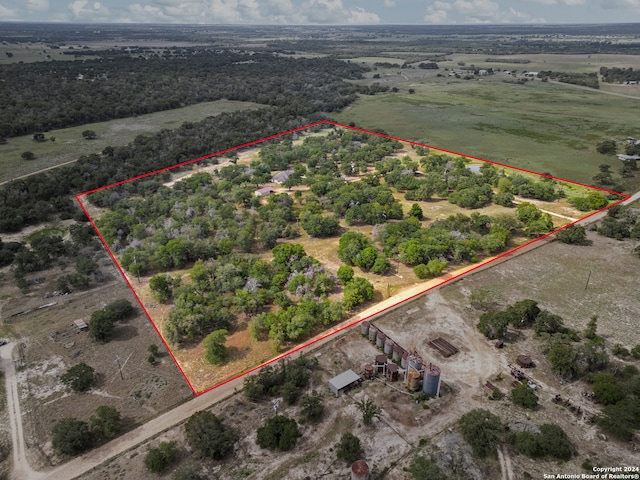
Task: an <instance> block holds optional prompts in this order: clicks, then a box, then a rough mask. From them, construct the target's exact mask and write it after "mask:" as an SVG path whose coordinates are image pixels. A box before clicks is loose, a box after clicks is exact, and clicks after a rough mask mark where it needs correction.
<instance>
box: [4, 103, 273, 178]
mask: <svg viewBox="0 0 640 480" xmlns="http://www.w3.org/2000/svg"><path fill="white" fill-rule="evenodd" d="M255 108H264V105H258V104H257V103H252V102H237V101H232V100H218V101H215V102H205V103H199V104H197V105H192V106H189V107H184V108H177V109H174V110H167V111H164V112H156V113H150V114H147V115H139V116H137V117H128V118H122V119H119V120H110V121H108V122H99V123H89V124H86V125H82V126H79V127H71V128H63V129H60V130H52V131H50V132H46V133H45V137H46V139H47V141H44V142H36V141H34V140H33V136H32V135H25V136H22V137H13V138H10V139H8V141H7V144H6V145H0V183H2V182H6V181H8V180H11V179H14V178H16V177H20V176H23V175H28V174H31V173H34V172H37V171H39V170H42V169H46V168H50V167H55V166H57V165H61V164H63V163H67V162H73V161H75V160H77V159H78V157H80V156H81V155H89V154H92V153H100V152H102V150H103V149H104V148H105V147H107V146H114V147H115V146H120V145H126V144H128V143H130V142H132V141H133V140H134V139H135V138H136V137H137V136H138V135H149V134H152V133H155V132H158V131H160V130H162V129H165V128H167V129H174V128H178V127H179V126H180V125H182V124H183V123H184V122H198V121H200V120H203V119H205V118H207V117H211V116H215V115H219V114H221V113H225V112H235V111H238V110H246V109H255ZM85 130H93V131H94V132H96V134H97V135H98V137H97V138H96V139H93V140H87V139H85V138H83V137H82V132H84V131H85ZM51 137H54V138H55V141H54V142H52V141H50V140H49V139H50V138H51ZM25 151H30V152H33V153H34V154H35V156H36V159H35V160H29V161H26V160H23V159H22V158H21V157H20V155H21V154H22V152H25Z"/></svg>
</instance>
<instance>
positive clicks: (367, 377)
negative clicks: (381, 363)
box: [364, 363, 373, 380]
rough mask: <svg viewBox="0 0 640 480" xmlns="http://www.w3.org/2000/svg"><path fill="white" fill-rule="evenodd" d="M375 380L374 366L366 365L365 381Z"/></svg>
mask: <svg viewBox="0 0 640 480" xmlns="http://www.w3.org/2000/svg"><path fill="white" fill-rule="evenodd" d="M372 378H373V365H370V364H368V363H367V364H366V365H365V366H364V379H365V380H371V379H372Z"/></svg>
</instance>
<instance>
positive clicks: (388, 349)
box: [384, 338, 396, 355]
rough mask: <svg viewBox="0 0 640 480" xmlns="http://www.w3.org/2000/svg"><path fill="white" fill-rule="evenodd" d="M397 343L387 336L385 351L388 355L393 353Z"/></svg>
mask: <svg viewBox="0 0 640 480" xmlns="http://www.w3.org/2000/svg"><path fill="white" fill-rule="evenodd" d="M395 345H396V342H394V341H393V340H391V339H390V338H387V339H386V340H385V341H384V353H385V354H386V355H391V354H392V353H393V347H395Z"/></svg>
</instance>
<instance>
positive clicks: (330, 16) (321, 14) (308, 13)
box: [298, 0, 380, 25]
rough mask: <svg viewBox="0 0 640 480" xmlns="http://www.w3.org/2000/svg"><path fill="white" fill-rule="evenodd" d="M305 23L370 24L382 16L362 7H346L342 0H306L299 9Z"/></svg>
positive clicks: (378, 21) (378, 20)
mask: <svg viewBox="0 0 640 480" xmlns="http://www.w3.org/2000/svg"><path fill="white" fill-rule="evenodd" d="M298 12H299V16H300V17H301V18H303V19H304V21H305V22H304V23H318V24H331V23H333V24H336V23H337V24H352V25H370V24H377V23H380V17H379V16H378V15H377V14H375V13H373V12H369V11H367V10H365V9H364V8H362V7H354V8H346V7H345V6H344V4H343V3H342V0H306V1H305V2H303V3H302V4H301V5H300V7H299V9H298Z"/></svg>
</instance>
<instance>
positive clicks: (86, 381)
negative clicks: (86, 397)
mask: <svg viewBox="0 0 640 480" xmlns="http://www.w3.org/2000/svg"><path fill="white" fill-rule="evenodd" d="M94 372H95V370H94V369H93V368H92V367H90V366H89V365H87V364H86V363H79V364H77V365H74V366H73V367H71V368H70V369H69V370H67V371H66V373H64V374H63V375H62V376H61V377H60V380H62V383H64V384H65V385H67V386H68V387H71V389H72V390H73V391H74V392H86V391H87V390H89V389H90V388H91V387H92V386H93V382H94Z"/></svg>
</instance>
